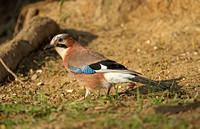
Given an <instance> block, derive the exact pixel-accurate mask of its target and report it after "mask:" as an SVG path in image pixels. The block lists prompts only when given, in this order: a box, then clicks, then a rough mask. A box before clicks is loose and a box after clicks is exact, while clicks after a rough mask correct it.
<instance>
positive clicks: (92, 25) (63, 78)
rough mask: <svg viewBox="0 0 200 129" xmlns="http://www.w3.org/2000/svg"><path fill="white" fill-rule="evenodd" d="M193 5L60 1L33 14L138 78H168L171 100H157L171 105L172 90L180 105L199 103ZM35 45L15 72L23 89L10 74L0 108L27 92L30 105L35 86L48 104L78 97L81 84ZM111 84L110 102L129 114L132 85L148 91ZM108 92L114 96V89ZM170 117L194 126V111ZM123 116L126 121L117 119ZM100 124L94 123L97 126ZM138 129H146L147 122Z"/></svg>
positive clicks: (157, 0) (199, 15)
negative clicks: (115, 98) (173, 85)
mask: <svg viewBox="0 0 200 129" xmlns="http://www.w3.org/2000/svg"><path fill="white" fill-rule="evenodd" d="M199 7H200V1H199V0H181V1H178V0H115V1H111V0H110V1H108V0H96V1H91V0H66V1H65V2H64V3H63V4H61V3H60V2H58V1H51V2H48V4H45V5H43V6H41V7H38V8H39V14H38V15H39V16H42V17H49V18H51V19H53V20H55V21H56V22H57V23H58V24H59V26H60V28H61V31H62V33H70V34H71V35H73V36H74V37H76V38H77V39H78V40H79V41H80V42H81V43H83V44H84V45H85V46H86V47H87V48H89V49H92V50H94V51H97V52H99V53H101V54H103V55H104V56H105V57H107V58H109V59H111V60H115V61H116V62H118V63H121V64H123V65H125V66H126V67H127V68H128V69H130V70H134V71H137V72H140V73H143V74H144V76H145V77H148V78H152V79H153V80H162V81H168V82H173V81H175V82H176V86H177V88H176V89H175V90H174V91H172V92H170V93H169V94H170V95H171V97H169V98H166V100H165V101H168V100H171V99H172V98H174V96H175V95H174V94H175V93H177V94H179V96H178V98H179V99H180V100H181V101H177V102H175V103H172V105H179V104H180V103H181V104H184V103H193V102H195V101H200V97H199V93H200V8H199ZM43 47H44V46H41V49H40V50H38V51H36V52H34V53H32V54H30V55H29V56H28V57H25V58H24V59H23V60H22V61H21V63H20V64H19V66H18V69H17V70H16V71H15V73H16V74H17V76H18V77H19V78H21V79H22V80H23V81H24V83H25V84H24V85H21V84H19V83H18V82H17V81H13V77H11V76H9V77H8V79H7V80H8V81H5V82H4V83H2V84H1V86H2V88H1V94H0V101H1V103H2V104H14V103H16V100H13V99H12V98H15V97H17V98H26V97H27V91H30V93H31V94H29V95H28V99H26V100H25V101H26V103H29V102H30V103H32V102H34V99H35V97H36V96H37V95H38V94H39V93H40V89H41V90H42V91H43V92H44V95H45V97H46V98H47V99H48V100H49V101H51V102H52V103H54V104H55V105H60V103H71V102H74V101H75V100H77V99H79V98H80V97H82V95H83V92H84V90H83V86H80V85H79V83H78V82H77V81H76V80H74V79H73V78H72V77H71V76H70V75H69V74H68V73H67V71H66V70H65V68H64V66H63V62H62V60H61V58H60V57H59V56H58V54H57V53H56V52H55V51H54V50H50V51H43ZM116 86H117V87H118V90H119V94H120V98H119V100H118V101H121V103H123V104H125V105H127V106H128V107H129V110H131V111H132V112H134V111H136V109H135V108H134V106H135V103H136V102H137V99H138V98H137V96H138V95H137V87H140V93H141V94H142V95H144V96H147V95H148V87H145V86H143V85H141V84H138V83H136V86H132V85H131V84H117V85H116ZM70 90H72V92H71V91H70ZM104 92H106V91H104V90H102V91H101V94H102V95H104V94H105V93H104ZM95 93H97V94H98V92H95ZM95 93H94V95H92V96H91V97H90V98H89V101H96V102H97V103H98V102H100V100H99V98H98V97H97V96H96V95H95ZM111 94H112V95H116V91H115V89H114V88H113V89H112V92H111ZM153 94H154V93H153ZM155 94H156V95H155V98H156V97H160V96H162V94H163V91H160V92H156V93H155ZM165 101H162V102H163V103H162V104H161V105H165ZM166 105H168V104H167V103H166ZM169 105H170V104H169ZM109 106H110V105H109V104H105V105H104V106H102V107H103V109H105V108H106V109H107V110H111V109H110V108H109ZM154 106H157V105H156V104H155V105H153V106H149V101H148V100H144V104H143V108H142V113H144V112H145V113H151V112H150V111H149V110H147V109H148V108H149V107H154ZM97 108H98V107H97ZM98 110H99V109H96V108H92V109H90V110H87V112H89V113H94V112H98ZM126 110H128V109H127V108H119V110H118V111H119V112H126ZM180 110H181V109H180ZM148 111H149V112H148ZM169 112H170V110H169ZM170 116H173V117H176V118H177V119H178V120H183V121H187V122H189V123H190V125H188V126H187V128H199V127H200V107H196V108H195V109H192V110H187V111H181V112H179V111H178V113H177V112H176V113H172V114H170ZM17 117H22V116H17ZM124 118H125V119H128V118H129V117H128V116H126V115H125V117H124ZM58 119H60V120H61V121H60V123H59V124H58V123H57V124H48V123H46V122H44V121H42V122H40V123H39V125H38V126H41V127H49V128H54V127H57V128H63V127H65V126H64V125H65V122H63V121H62V120H63V119H62V116H61V117H59V118H58ZM101 119H102V118H99V120H100V121H101ZM0 120H2V118H0ZM92 120H93V119H92ZM92 120H91V122H94V121H95V120H97V119H95V120H94V121H92ZM58 121H59V120H58ZM81 122H82V123H81ZM81 122H80V121H79V123H76V125H74V126H72V127H73V128H79V127H85V128H87V127H94V128H95V126H94V125H92V126H88V125H87V124H86V125H85V124H84V120H83V121H81ZM94 123H95V122H94ZM38 126H36V127H38ZM2 127H3V126H2ZM16 127H19V128H20V127H21V126H20V125H17V126H16ZM106 127H109V126H106ZM111 127H112V126H111ZM144 127H149V128H153V127H154V126H152V125H148V124H147V125H144ZM104 128H105V126H104ZM114 128H116V127H115V126H114ZM174 128H175V127H174ZM178 128H181V127H178Z"/></svg>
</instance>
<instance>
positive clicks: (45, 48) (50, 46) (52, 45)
mask: <svg viewBox="0 0 200 129" xmlns="http://www.w3.org/2000/svg"><path fill="white" fill-rule="evenodd" d="M55 47H56V45H55V39H54V38H53V39H52V40H51V42H50V44H47V45H46V46H45V47H44V50H48V49H52V48H55Z"/></svg>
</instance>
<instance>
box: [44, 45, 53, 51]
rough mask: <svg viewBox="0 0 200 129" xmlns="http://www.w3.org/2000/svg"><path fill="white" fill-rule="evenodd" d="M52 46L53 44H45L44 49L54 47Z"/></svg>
mask: <svg viewBox="0 0 200 129" xmlns="http://www.w3.org/2000/svg"><path fill="white" fill-rule="evenodd" d="M54 47H55V45H51V44H47V45H46V46H45V47H44V50H48V49H52V48H54Z"/></svg>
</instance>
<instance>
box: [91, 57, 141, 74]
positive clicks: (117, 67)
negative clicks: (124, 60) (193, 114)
mask: <svg viewBox="0 0 200 129" xmlns="http://www.w3.org/2000/svg"><path fill="white" fill-rule="evenodd" d="M89 67H90V68H92V69H93V70H95V72H97V73H108V72H112V73H124V74H134V75H138V74H140V73H138V72H135V71H130V70H128V69H127V68H126V67H125V66H123V65H121V64H119V63H117V62H115V61H112V60H103V61H100V62H97V63H94V64H91V65H89Z"/></svg>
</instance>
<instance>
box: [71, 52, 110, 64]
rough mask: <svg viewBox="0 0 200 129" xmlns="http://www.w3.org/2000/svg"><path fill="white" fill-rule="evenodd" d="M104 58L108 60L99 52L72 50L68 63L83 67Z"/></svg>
mask: <svg viewBox="0 0 200 129" xmlns="http://www.w3.org/2000/svg"><path fill="white" fill-rule="evenodd" d="M102 60H106V58H105V57H104V56H103V55H101V54H99V53H97V52H93V51H89V50H83V51H79V52H76V53H75V54H74V52H71V54H70V58H69V59H68V61H67V63H68V64H69V66H74V67H77V68H81V67H84V66H88V65H90V64H93V63H96V62H99V61H102Z"/></svg>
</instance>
